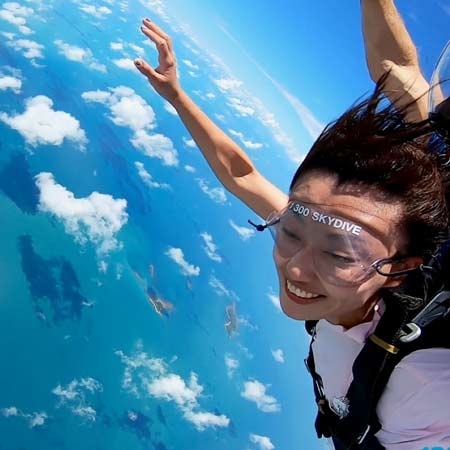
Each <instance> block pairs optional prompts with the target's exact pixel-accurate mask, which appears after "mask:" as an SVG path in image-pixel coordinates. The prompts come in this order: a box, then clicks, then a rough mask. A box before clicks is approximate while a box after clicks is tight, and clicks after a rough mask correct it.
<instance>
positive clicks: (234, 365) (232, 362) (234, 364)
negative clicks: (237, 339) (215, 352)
mask: <svg viewBox="0 0 450 450" xmlns="http://www.w3.org/2000/svg"><path fill="white" fill-rule="evenodd" d="M225 366H226V367H227V375H228V378H232V377H233V375H234V372H235V371H236V370H237V369H238V368H239V361H238V360H237V359H235V358H233V357H232V356H231V355H225Z"/></svg>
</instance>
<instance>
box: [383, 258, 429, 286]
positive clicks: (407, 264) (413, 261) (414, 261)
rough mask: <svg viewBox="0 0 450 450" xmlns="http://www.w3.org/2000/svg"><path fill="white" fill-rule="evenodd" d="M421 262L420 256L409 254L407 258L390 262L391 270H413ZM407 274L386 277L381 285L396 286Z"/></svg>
mask: <svg viewBox="0 0 450 450" xmlns="http://www.w3.org/2000/svg"><path fill="white" fill-rule="evenodd" d="M421 264H423V258H422V257H421V256H409V257H407V258H404V259H401V260H398V261H395V262H392V265H391V270H390V271H391V272H393V273H395V272H401V271H403V270H414V269H417V268H418V267H419V266H420V265H421ZM406 276H407V274H405V275H399V276H398V277H396V276H392V277H387V278H386V282H385V284H384V286H383V287H390V288H392V287H398V286H400V285H401V284H402V283H403V281H405V278H406Z"/></svg>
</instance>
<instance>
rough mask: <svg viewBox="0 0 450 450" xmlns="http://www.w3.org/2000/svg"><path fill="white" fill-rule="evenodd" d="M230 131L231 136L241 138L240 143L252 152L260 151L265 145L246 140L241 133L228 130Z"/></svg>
mask: <svg viewBox="0 0 450 450" xmlns="http://www.w3.org/2000/svg"><path fill="white" fill-rule="evenodd" d="M228 131H229V132H230V134H231V135H232V136H236V137H237V138H239V139H240V141H241V142H242V143H243V144H244V146H245V147H247V148H248V149H250V150H258V149H260V148H262V147H263V144H261V143H259V142H252V141H250V140H249V139H246V138H245V137H244V135H243V134H242V133H241V132H239V131H236V130H231V129H230V130H228Z"/></svg>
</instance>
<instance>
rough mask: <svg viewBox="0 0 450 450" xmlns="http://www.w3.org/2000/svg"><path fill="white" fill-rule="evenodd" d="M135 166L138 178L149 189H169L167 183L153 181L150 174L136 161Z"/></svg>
mask: <svg viewBox="0 0 450 450" xmlns="http://www.w3.org/2000/svg"><path fill="white" fill-rule="evenodd" d="M134 165H135V166H136V168H137V170H138V173H139V176H140V177H141V179H142V181H143V182H144V183H145V184H146V185H147V186H148V187H149V188H151V189H170V186H169V185H168V184H167V183H158V182H157V181H155V180H154V179H153V177H152V176H151V174H150V173H149V172H148V171H147V170H146V169H145V167H144V164H142V163H141V162H138V161H136V162H135V163H134Z"/></svg>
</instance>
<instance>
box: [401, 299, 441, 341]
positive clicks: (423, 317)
mask: <svg viewBox="0 0 450 450" xmlns="http://www.w3.org/2000/svg"><path fill="white" fill-rule="evenodd" d="M449 300H450V291H440V292H438V293H437V294H436V295H435V296H434V297H433V299H432V300H431V301H430V302H429V303H428V304H427V305H426V306H425V308H423V309H422V311H420V312H419V313H418V314H417V315H416V317H414V319H413V320H412V321H411V322H410V323H408V324H406V328H407V329H408V331H403V335H402V336H401V337H400V341H401V342H403V343H409V342H412V341H414V340H415V339H417V338H418V337H419V336H420V335H421V334H422V328H424V327H426V326H427V325H428V324H430V323H431V322H433V321H434V320H435V319H439V318H440V317H445V316H447V314H448V313H449V312H450V301H449Z"/></svg>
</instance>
